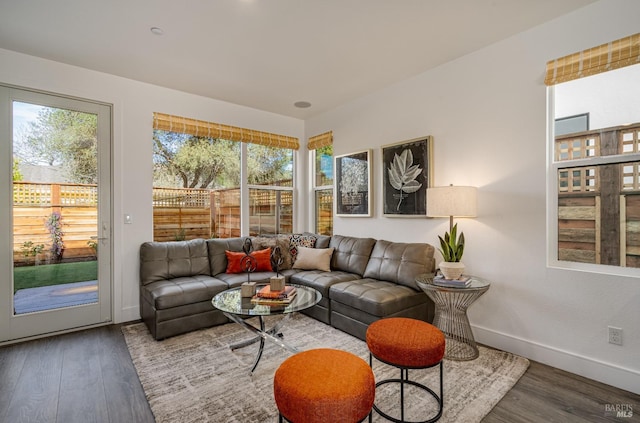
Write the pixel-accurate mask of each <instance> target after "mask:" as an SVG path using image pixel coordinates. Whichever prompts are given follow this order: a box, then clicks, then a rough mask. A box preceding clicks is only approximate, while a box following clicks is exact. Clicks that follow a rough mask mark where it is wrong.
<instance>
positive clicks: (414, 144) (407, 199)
mask: <svg viewBox="0 0 640 423" xmlns="http://www.w3.org/2000/svg"><path fill="white" fill-rule="evenodd" d="M432 186H433V137H432V136H426V137H422V138H416V139H412V140H408V141H403V142H399V143H396V144H389V145H383V146H382V201H383V205H382V211H383V215H384V216H387V217H426V216H427V188H429V187H432Z"/></svg>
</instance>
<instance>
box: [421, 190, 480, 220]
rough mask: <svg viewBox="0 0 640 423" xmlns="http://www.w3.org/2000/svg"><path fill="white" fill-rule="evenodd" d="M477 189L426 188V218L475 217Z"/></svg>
mask: <svg viewBox="0 0 640 423" xmlns="http://www.w3.org/2000/svg"><path fill="white" fill-rule="evenodd" d="M477 192H478V189H477V188H476V187H463V186H453V185H450V186H447V187H434V188H427V216H429V217H450V216H454V217H475V216H476V215H477V208H478V206H477V203H478V199H477V198H478V195H477Z"/></svg>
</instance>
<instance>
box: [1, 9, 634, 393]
mask: <svg viewBox="0 0 640 423" xmlns="http://www.w3.org/2000/svg"><path fill="white" fill-rule="evenodd" d="M637 16H640V2H636V1H635V0H603V1H601V2H599V3H596V4H594V5H592V6H589V7H587V8H584V9H582V10H580V11H578V12H576V13H573V14H571V15H567V16H565V17H563V18H562V19H558V20H556V21H554V22H551V23H548V24H546V25H544V26H541V27H538V28H535V29H534V30H531V31H528V32H526V33H523V34H520V35H518V36H515V37H512V38H510V39H507V40H505V41H503V42H500V43H497V44H495V45H493V46H491V47H489V48H486V49H483V50H481V51H478V52H476V53H473V54H470V55H468V56H466V57H463V58H461V59H459V60H456V61H453V62H450V63H448V64H446V65H444V66H441V67H439V68H437V69H434V70H432V71H430V72H427V73H424V74H422V75H420V76H418V77H415V78H412V79H410V80H407V81H405V82H402V83H399V84H396V85H394V86H392V87H390V88H388V89H386V90H383V91H380V92H376V93H373V94H371V95H369V96H367V97H364V98H361V99H359V100H357V101H354V102H352V103H350V104H347V105H345V106H343V107H340V108H337V109H334V110H332V111H330V112H328V113H326V114H324V115H322V116H319V117H317V118H314V119H311V120H309V121H307V122H302V121H299V120H296V119H292V118H287V117H283V116H279V115H274V114H270V113H265V112H261V111H258V110H254V109H250V108H246V107H241V106H237V105H233V104H229V103H225V102H221V101H216V100H211V99H207V98H203V97H198V96H195V95H190V94H185V93H181V92H177V91H173V90H169V89H164V88H159V87H156V86H152V85H148V84H143V83H138V82H135V81H131V80H127V79H123V78H119V77H115V76H111V75H106V74H102V73H99V72H94V71H89V70H86V69H80V68H76V67H72V66H67V65H64V64H60V63H55V62H51V61H47V60H42V59H38V58H34V57H30V56H25V55H21V54H17V53H13V52H10V51H6V50H0V82H2V83H8V84H14V85H19V86H24V87H29V88H35V89H41V90H46V91H51V92H55V93H60V94H66V95H73V96H78V97H83V98H88V99H93V100H98V101H103V102H108V103H112V104H113V105H114V108H113V112H114V124H113V126H114V153H115V157H114V183H115V187H114V191H115V198H114V215H115V222H114V230H115V233H114V243H115V246H114V250H115V255H114V271H115V274H114V310H115V311H114V317H115V320H116V321H127V320H132V319H136V318H138V317H139V312H138V248H139V245H140V244H141V243H142V242H144V241H148V240H150V239H151V237H152V208H151V180H152V177H151V173H152V168H151V152H152V146H151V142H150V138H151V125H152V113H153V112H154V111H160V112H165V113H171V114H176V115H183V116H190V117H194V118H199V119H205V120H211V121H216V122H223V123H227V124H231V125H237V126H242V127H248V128H253V129H257V130H264V131H270V132H277V133H282V134H286V135H292V136H297V137H299V138H300V140H301V143H302V144H303V145H305V144H306V139H305V138H304V137H305V134H306V136H309V135H315V134H319V133H322V132H324V131H327V130H333V131H334V140H335V154H344V153H349V152H353V151H358V150H362V149H365V148H372V149H374V152H373V153H374V156H373V159H374V179H373V183H374V198H373V199H374V203H375V207H374V217H372V218H366V219H364V218H336V219H335V227H334V232H335V233H338V234H345V235H354V236H372V237H376V238H385V239H389V240H395V241H420V242H425V241H426V242H431V243H435V241H436V240H437V238H436V236H437V235H438V234H441V233H443V232H444V231H445V230H446V229H447V221H446V219H398V218H384V217H382V216H381V199H380V195H378V193H379V192H380V184H381V180H382V179H381V168H380V160H381V159H380V146H381V145H385V144H391V143H394V142H399V141H403V140H408V139H412V138H417V137H420V136H424V135H433V136H434V139H435V182H436V185H446V184H449V183H453V184H456V185H463V184H469V185H475V186H478V187H479V204H478V207H479V214H480V216H479V217H478V218H477V219H467V220H464V221H462V220H460V226H461V227H462V229H463V230H464V232H465V235H466V237H467V240H468V249H467V252H466V255H465V262H466V264H467V265H468V267H469V270H470V271H471V272H472V273H475V274H477V275H480V276H483V277H485V278H487V279H489V280H491V281H492V286H491V289H490V290H489V291H488V292H487V294H486V295H485V296H483V297H482V298H480V300H479V301H478V302H477V303H476V304H475V305H474V306H473V307H472V308H471V309H470V319H471V322H472V324H473V325H474V331H475V334H476V336H477V338H478V340H479V341H480V342H483V343H486V344H489V345H492V346H494V347H497V348H501V349H505V350H508V351H512V352H515V353H518V354H521V355H524V356H526V357H529V358H532V359H534V360H537V361H541V362H544V363H548V364H551V365H553V366H556V367H559V368H562V369H566V370H569V371H571V372H574V373H578V374H583V375H586V376H587V377H590V378H593V379H597V380H601V381H604V382H606V383H609V384H612V385H615V386H619V387H622V388H624V389H628V390H631V391H634V392H637V393H640V367H639V366H640V360H638V357H640V325H638V322H639V321H640V280H638V279H637V278H628V277H620V276H609V275H605V274H594V273H581V272H577V271H567V270H560V269H552V268H548V267H547V266H546V259H545V257H546V253H545V249H546V235H545V234H546V231H547V229H546V222H545V215H546V211H545V198H546V192H545V186H546V185H545V180H546V170H545V167H546V161H545V157H546V155H545V154H546V153H545V151H546V126H545V125H546V119H547V116H546V111H545V110H546V89H545V87H544V85H543V78H544V69H545V63H546V61H547V60H549V59H552V58H556V57H560V56H563V55H566V54H569V53H573V52H575V51H578V50H582V49H585V48H589V47H592V46H595V45H599V44H601V43H604V42H607V41H610V40H613V39H617V38H620V37H623V36H625V35H628V34H631V33H634V32H636V31H637V19H636V17H637ZM436 41H437V40H436ZM302 151H303V152H305V149H304V148H303V149H302ZM306 166H307V160H304V156H303V157H302V160H298V168H297V170H298V175H299V176H300V177H301V178H302V179H303V182H304V181H306V179H307V173H306V170H305V167H306ZM300 187H304V185H300V186H299V187H298V191H297V195H298V206H299V207H298V209H299V213H298V214H297V216H298V220H297V225H296V230H301V229H306V227H307V226H306V225H307V206H306V204H307V201H306V198H305V196H306V192H307V191H306V189H304V188H300ZM125 213H128V214H131V215H132V217H133V219H134V223H133V224H132V225H126V226H125V225H123V223H122V216H123V215H124V214H125ZM608 325H612V326H617V327H621V328H623V329H624V341H625V345H624V346H622V347H619V346H614V345H610V344H608V343H607V334H606V328H607V326H608Z"/></svg>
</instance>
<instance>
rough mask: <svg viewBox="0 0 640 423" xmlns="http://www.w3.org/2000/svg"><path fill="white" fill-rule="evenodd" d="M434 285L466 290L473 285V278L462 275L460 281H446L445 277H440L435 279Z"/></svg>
mask: <svg viewBox="0 0 640 423" xmlns="http://www.w3.org/2000/svg"><path fill="white" fill-rule="evenodd" d="M433 284H434V285H438V286H444V287H447V288H466V287H468V286H469V285H471V278H470V277H469V276H465V275H462V276H460V278H458V279H445V277H444V276H442V275H438V276H436V277H435V278H433Z"/></svg>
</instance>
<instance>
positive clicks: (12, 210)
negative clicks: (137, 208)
mask: <svg viewBox="0 0 640 423" xmlns="http://www.w3.org/2000/svg"><path fill="white" fill-rule="evenodd" d="M0 140H2V143H1V144H0V157H1V159H0V160H1V161H2V163H1V165H0V169H2V174H1V175H0V243H1V246H0V313H2V316H1V318H0V342H5V341H15V340H18V339H21V338H29V337H33V336H39V335H43V334H48V333H54V332H59V331H66V330H70V329H74V328H79V327H84V326H91V325H95V324H99V323H103V322H108V321H110V320H111V265H110V263H111V260H110V256H111V235H110V232H111V212H110V209H111V207H110V199H111V154H110V152H111V108H110V107H109V106H108V105H104V104H99V103H94V102H90V101H83V100H78V99H72V98H67V97H62V96H56V95H51V94H44V93H39V92H33V91H29V90H23V89H18V88H13V87H4V86H0Z"/></svg>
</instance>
